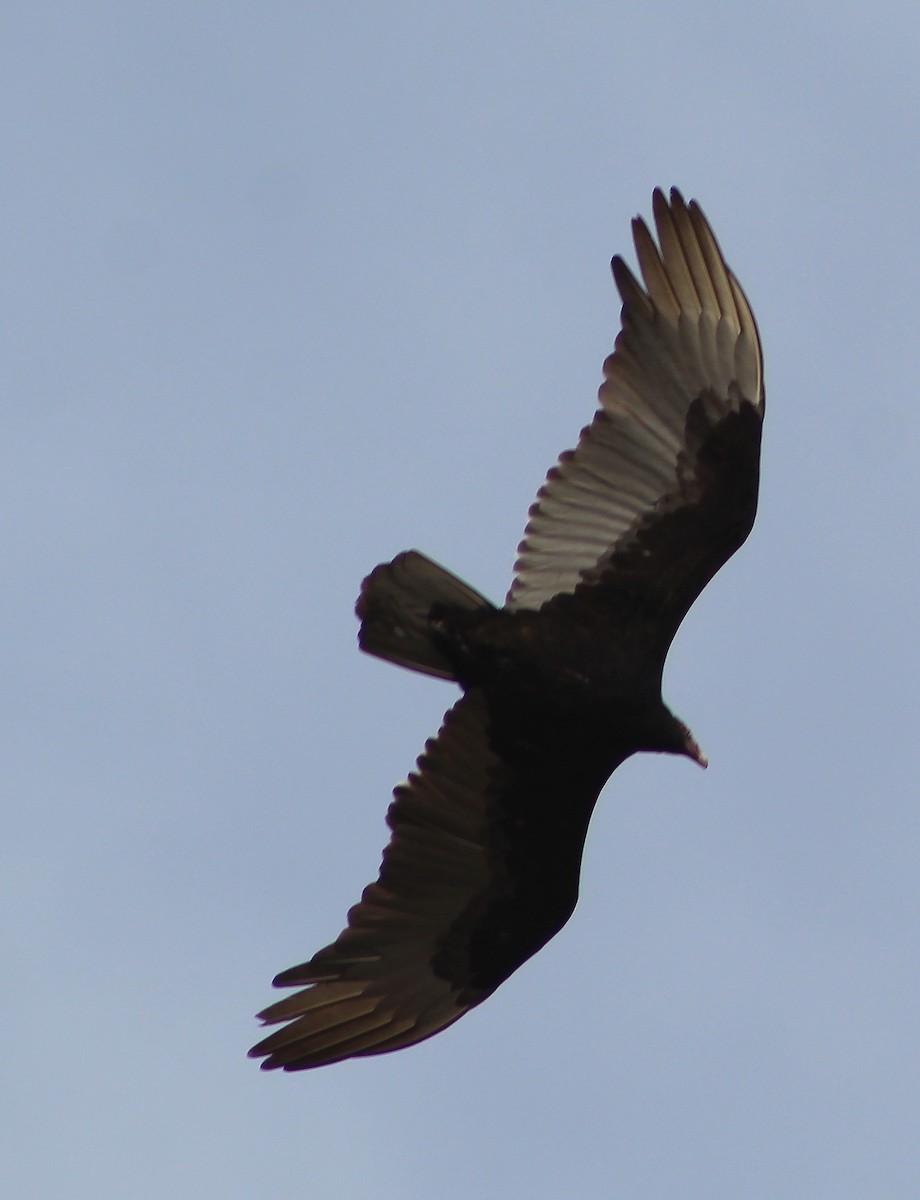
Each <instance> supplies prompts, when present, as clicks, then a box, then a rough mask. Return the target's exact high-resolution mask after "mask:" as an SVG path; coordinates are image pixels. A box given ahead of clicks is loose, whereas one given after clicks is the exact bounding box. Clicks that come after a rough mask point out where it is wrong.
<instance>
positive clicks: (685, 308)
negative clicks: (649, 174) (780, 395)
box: [506, 190, 763, 640]
mask: <svg viewBox="0 0 920 1200" xmlns="http://www.w3.org/2000/svg"><path fill="white" fill-rule="evenodd" d="M653 204H654V214H655V223H656V226H657V232H658V242H659V245H660V248H659V246H658V245H656V244H655V241H654V239H653V237H652V235H651V233H650V232H649V230H648V228H647V226H646V225H645V223H644V222H643V221H641V220H639V219H638V218H637V219H636V220H635V221H634V222H633V236H634V239H635V244H636V252H637V256H638V260H639V266H640V269H641V273H642V278H643V281H644V284H645V286H644V288H643V287H642V285H641V284H640V283H639V282H638V281H637V279H636V278H635V276H633V274H632V273H631V272H630V270H629V268H628V267H627V266H626V265H625V263H624V262H623V261H622V259H620V258H615V259H614V260H613V264H612V265H613V273H614V278H615V280H616V283H617V287H618V288H619V291H620V295H621V296H622V299H623V310H622V329H621V331H620V333H619V335H618V336H617V340H616V345H615V348H614V352H613V354H612V355H610V357H609V358H608V359H607V361H606V362H605V364H604V376H605V382H604V383H603V385H602V386H601V389H600V392H599V400H600V405H601V406H600V408H599V409H598V411H597V413H596V414H595V417H594V421H593V422H592V424H591V425H589V426H588V427H587V428H586V429H585V430H583V432H582V435H581V438H580V440H579V442H578V446H577V447H576V449H575V450H572V451H568V452H567V453H565V454H563V455H562V456H561V458H560V459H559V462H558V464H557V465H556V466H555V467H554V468H553V469H552V470H551V471H550V473H549V475H548V476H547V479H546V482H545V483H544V485H543V487H542V488H541V489H540V491H539V493H538V495H537V499H536V501H535V503H534V504H533V506H532V507H531V510H530V519H529V522H528V525H527V528H526V531H525V535H524V540H523V541H522V542H521V545H520V546H519V548H518V557H517V561H516V563H515V578H514V581H513V583H512V585H511V590H510V591H509V593H508V597H507V601H506V605H507V607H508V608H512V609H537V608H541V607H542V606H543V605H544V604H545V603H546V602H547V601H549V600H551V599H552V598H553V597H556V596H560V597H561V596H564V595H571V594H572V593H574V592H575V591H576V589H578V588H579V587H582V588H584V587H590V586H593V585H595V584H597V583H598V582H599V581H601V580H602V579H603V580H605V581H606V584H607V600H608V601H609V602H611V603H613V604H614V605H616V604H617V603H620V602H627V603H628V602H629V597H630V596H631V597H632V603H633V604H634V607H635V609H636V611H637V612H638V611H642V612H643V613H645V614H646V616H647V617H648V618H653V617H657V619H658V621H659V625H658V628H659V630H660V631H661V633H662V634H665V633H666V634H667V636H668V640H669V638H670V635H672V634H673V632H674V630H675V629H676V627H677V625H678V624H679V623H680V620H681V618H682V617H683V615H684V613H685V612H686V609H687V607H689V604H690V603H692V601H693V599H694V598H695V596H696V595H697V594H698V593H699V591H700V590H701V589H702V588H703V587H704V586H705V584H706V582H707V581H708V580H709V579H710V578H711V577H712V575H713V574H714V573H715V571H716V570H718V568H719V566H721V565H722V563H723V562H724V561H725V560H726V559H727V558H728V557H729V556H730V555H731V554H732V553H733V552H734V551H735V550H736V549H737V548H738V546H739V545H740V544H741V543H742V542H743V541H744V538H745V537H746V536H747V534H748V532H749V530H750V526H751V523H752V522H753V519H754V509H755V508H756V497H757V464H758V461H759V460H758V455H759V446H760V425H761V421H762V417H763V369H762V358H761V350H760V341H759V337H758V333H757V327H756V325H755V322H754V317H753V314H752V312H751V309H750V306H749V305H748V302H747V300H746V299H745V296H744V293H743V292H742V290H741V288H740V286H739V284H738V282H737V280H736V279H735V277H734V275H732V273H731V271H730V270H729V269H728V267H727V265H726V263H725V260H724V258H723V257H722V253H721V251H720V250H719V247H718V245H717V243H716V240H715V237H714V236H713V233H712V230H711V229H710V227H709V224H708V223H707V221H706V218H705V217H704V216H703V214H702V212H701V211H700V209H699V207H698V206H697V204H696V203H695V202H694V201H691V202H690V204H689V205H688V204H686V203H685V202H684V200H683V198H682V197H681V195H680V193H679V192H677V191H676V190H675V191H672V192H671V196H670V201H668V200H667V199H666V198H665V196H664V195H663V194H662V192H660V191H656V192H655V194H654V197H653ZM698 518H699V519H698ZM662 522H664V524H662ZM618 575H619V576H620V580H621V583H622V586H621V587H620V588H619V589H617V587H616V586H615V585H616V579H617V576H618ZM627 577H628V578H627ZM672 581H677V582H679V584H680V586H679V588H678V589H677V592H675V591H674V590H673V589H672V588H671V584H672ZM678 592H679V595H678ZM597 598H598V599H600V595H598V597H597Z"/></svg>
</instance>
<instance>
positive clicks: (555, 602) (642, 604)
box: [250, 190, 764, 1071]
mask: <svg viewBox="0 0 920 1200" xmlns="http://www.w3.org/2000/svg"><path fill="white" fill-rule="evenodd" d="M652 200H653V210H654V215H655V225H656V227H657V234H658V241H657V244H656V242H655V240H654V238H653V236H652V234H651V233H650V232H649V229H648V227H647V226H646V224H645V223H644V222H643V221H642V220H641V219H639V218H636V219H635V220H634V221H633V238H634V241H635V246H636V254H637V256H638V261H639V268H640V270H641V274H642V280H643V282H642V283H640V282H639V281H638V279H637V278H636V277H635V276H634V275H633V274H632V272H631V271H630V270H629V268H628V267H627V266H626V264H625V263H624V262H623V260H622V259H621V258H619V257H616V258H614V260H613V263H612V269H613V277H614V280H615V281H616V285H617V288H618V289H619V292H620V296H621V297H622V301H623V308H622V317H621V320H622V329H621V331H620V333H619V334H618V335H617V339H616V344H615V347H614V351H613V354H611V355H610V357H609V358H608V359H607V361H606V362H605V363H604V382H603V384H602V385H601V388H600V392H599V400H600V407H599V409H598V410H597V412H596V413H595V414H594V419H593V421H592V422H591V424H590V425H589V426H588V427H587V428H586V429H584V430H583V431H582V433H581V437H580V438H579V441H578V445H577V446H576V448H575V449H574V450H569V451H566V452H565V453H564V454H563V455H562V456H561V457H560V459H559V461H558V463H557V465H556V466H554V467H553V468H552V470H551V471H550V472H549V474H548V476H547V478H546V482H545V483H544V484H543V486H542V488H541V489H540V491H539V492H538V493H537V498H536V501H535V502H534V504H533V506H532V507H531V509H530V514H529V518H530V519H529V521H528V524H527V528H526V530H525V534H524V540H523V541H522V542H521V544H520V546H519V547H518V554H517V560H516V563H515V567H514V579H513V582H512V584H511V589H510V591H509V592H508V595H507V597H506V599H505V604H504V607H502V608H498V607H496V606H494V605H493V604H491V603H490V602H489V601H488V600H487V599H486V598H485V597H484V596H481V595H480V594H479V593H478V592H476V591H474V590H473V589H472V588H471V587H469V586H468V585H467V584H465V583H463V582H461V580H459V579H458V578H457V577H456V576H454V575H452V574H450V573H449V572H448V571H446V570H445V569H444V568H443V567H440V566H438V565H437V564H436V563H434V562H432V561H431V560H430V559H428V558H426V557H425V556H424V555H422V554H419V553H418V552H417V551H415V550H410V551H407V552H406V553H404V554H399V555H397V557H396V558H395V559H394V560H393V561H392V562H390V563H384V564H382V565H380V566H378V567H377V568H376V569H375V570H374V571H372V572H371V574H370V575H369V576H368V577H367V579H365V580H364V583H363V585H362V588H361V595H360V597H359V599H358V603H357V615H358V617H359V618H360V621H361V632H360V634H359V642H360V645H361V647H362V648H363V649H364V650H366V651H368V653H370V654H375V655H377V656H378V657H379V658H384V659H388V660H389V661H391V662H394V663H398V664H399V665H400V666H404V667H409V668H410V669H411V670H414V671H421V672H423V673H424V674H427V675H435V676H438V677H439V678H441V679H449V680H453V681H454V682H456V683H458V684H459V685H460V687H461V688H462V690H463V695H462V697H461V698H460V700H458V701H457V703H456V704H455V705H454V706H453V708H451V709H450V711H449V712H448V713H447V715H446V717H445V718H444V724H443V725H442V727H441V730H440V732H439V733H438V735H437V737H434V738H432V739H430V740H429V741H428V742H427V743H426V745H425V750H424V752H423V753H422V755H421V756H420V758H419V760H418V766H417V770H416V771H415V772H413V773H412V774H411V775H410V776H409V778H408V779H407V780H406V781H405V782H404V783H402V784H400V785H399V786H398V787H397V788H396V790H395V793H394V795H395V799H394V801H393V803H392V804H391V806H390V809H389V813H388V815H387V822H388V824H389V827H390V829H391V830H392V836H391V838H390V842H389V845H388V846H387V848H386V849H385V851H384V853H383V862H382V865H381V868H380V876H379V878H378V879H377V881H376V883H372V884H370V886H369V887H367V888H365V890H364V894H363V895H362V897H361V901H360V903H359V904H357V905H355V907H354V908H352V909H351V911H350V912H349V914H348V925H347V928H346V929H345V930H344V931H343V932H342V933H341V934H340V935H339V937H338V938H337V939H336V941H335V942H333V943H332V945H330V946H327V947H326V948H325V949H323V950H320V951H319V952H318V953H317V954H315V955H314V956H313V958H311V959H310V961H309V962H307V963H304V964H302V965H301V966H298V967H292V968H291V969H290V970H288V971H283V972H282V973H281V974H280V975H278V976H277V977H276V979H275V981H274V982H275V985H276V986H278V987H299V988H301V989H302V990H300V991H298V992H296V993H294V994H293V995H290V996H288V997H286V998H285V999H283V1000H280V1001H279V1002H277V1003H275V1004H272V1005H271V1006H270V1007H269V1008H266V1009H265V1010H264V1012H262V1013H260V1014H259V1015H260V1017H261V1018H262V1020H263V1021H264V1022H265V1023H266V1024H269V1025H275V1024H279V1023H283V1027H282V1028H281V1029H279V1030H276V1031H275V1032H273V1033H271V1034H270V1035H269V1036H268V1037H266V1038H265V1039H264V1040H263V1041H261V1042H260V1043H259V1044H258V1045H257V1046H255V1047H254V1048H253V1049H252V1050H251V1051H250V1054H251V1055H253V1056H254V1057H260V1058H262V1059H263V1060H264V1061H263V1062H262V1066H263V1067H266V1068H269V1069H271V1068H275V1067H283V1068H284V1069H285V1070H288V1071H296V1070H301V1069H303V1068H306V1067H318V1066H322V1065H324V1064H326V1063H332V1062H337V1061H339V1060H341V1059H345V1058H350V1057H352V1056H358V1055H367V1054H382V1053H384V1052H385V1051H389V1050H398V1049H400V1048H401V1047H403V1046H409V1045H411V1044H412V1043H414V1042H420V1041H422V1040H423V1039H424V1038H427V1037H430V1036H431V1035H432V1034H434V1033H437V1032H438V1031H439V1030H441V1029H444V1028H445V1027H446V1026H448V1025H450V1024H451V1023H452V1022H453V1021H456V1020H457V1019H458V1017H461V1016H463V1014H464V1013H465V1012H467V1011H468V1010H469V1009H470V1008H472V1007H473V1006H474V1005H476V1004H479V1003H480V1002H481V1001H482V1000H484V999H485V998H486V997H487V996H488V995H489V994H490V993H491V992H493V991H494V990H495V989H496V988H497V987H498V985H499V984H500V983H502V981H503V980H505V979H507V978H508V976H509V975H510V974H511V973H512V972H513V971H515V970H516V969H517V968H518V967H519V966H520V965H521V964H522V963H523V962H525V961H526V960H527V959H528V958H529V957H530V956H531V955H532V954H534V953H535V952H536V951H537V950H539V949H540V947H541V946H543V945H544V944H545V943H546V942H547V941H548V940H549V939H550V938H551V937H552V936H553V934H555V933H557V932H558V931H559V930H560V929H561V928H562V926H563V925H564V924H565V922H566V921H567V920H568V918H569V917H570V916H571V914H572V911H573V909H574V907H575V901H576V898H577V895H578V877H579V871H580V866H581V857H582V851H583V848H584V841H585V835H586V833H587V829H588V822H589V820H590V818H591V813H592V810H593V808H594V805H595V803H596V801H597V798H598V795H599V794H600V791H601V789H602V788H603V786H604V784H605V783H606V781H607V779H608V778H609V777H610V775H611V773H612V772H613V771H614V770H615V769H616V768H617V767H618V766H619V765H620V763H622V762H624V761H625V760H626V759H627V758H629V756H630V755H631V754H634V753H635V752H636V751H637V750H651V751H659V752H661V751H663V752H666V753H670V754H683V755H686V756H687V757H688V758H692V759H694V760H695V761H696V762H698V763H699V764H700V765H701V766H704V767H705V766H706V759H705V757H704V756H703V754H702V751H701V750H700V748H699V746H698V745H697V744H696V742H695V741H694V740H693V737H692V735H691V734H690V731H689V729H688V728H687V726H686V725H684V724H683V722H681V721H679V720H678V719H677V718H676V717H675V716H674V715H673V714H672V713H671V712H670V710H669V709H668V708H667V707H666V706H665V704H664V702H663V701H662V698H661V677H662V671H663V668H664V661H665V657H666V655H667V652H668V647H669V646H670V644H671V640H672V638H673V637H674V634H675V633H676V631H677V628H678V626H679V625H680V623H681V621H682V620H683V618H684V615H685V614H686V612H687V610H688V609H689V608H690V605H691V604H692V603H693V601H694V600H695V599H696V597H697V596H698V595H699V593H700V592H701V591H702V589H703V588H704V587H705V586H706V584H707V583H708V582H709V580H710V579H711V578H712V576H713V575H714V574H715V573H716V571H718V569H719V568H720V567H721V566H722V564H723V563H724V562H725V561H726V560H727V559H728V558H729V557H730V556H731V555H732V554H734V552H735V551H736V550H737V549H738V547H739V546H740V545H741V544H742V542H743V541H744V540H745V538H746V537H747V535H748V533H749V532H750V530H751V526H752V524H753V521H754V513H755V511H756V508H757V485H758V471H759V457H760V434H761V426H762V422H763V413H764V392H763V369H762V355H761V348H760V340H759V337H758V333H757V326H756V324H755V322H754V316H753V313H752V312H751V309H750V306H749V304H748V302H747V300H746V298H745V296H744V293H743V292H742V290H741V288H740V286H739V284H738V282H737V280H736V279H735V277H734V275H733V274H732V273H731V271H730V270H729V269H728V266H727V265H726V263H725V259H724V258H723V257H722V253H721V251H720V249H719V247H718V244H717V243H716V240H715V237H714V236H713V233H712V230H711V229H710V227H709V224H708V222H707V221H706V218H705V217H704V216H703V213H702V212H701V210H700V208H699V206H698V205H697V204H696V202H695V201H691V202H690V203H689V204H687V203H685V202H684V200H683V198H682V196H681V195H680V193H679V192H678V191H676V190H672V192H671V194H670V199H668V198H666V197H665V196H664V194H663V193H662V192H661V191H659V190H656V191H655V193H654V195H653V198H652Z"/></svg>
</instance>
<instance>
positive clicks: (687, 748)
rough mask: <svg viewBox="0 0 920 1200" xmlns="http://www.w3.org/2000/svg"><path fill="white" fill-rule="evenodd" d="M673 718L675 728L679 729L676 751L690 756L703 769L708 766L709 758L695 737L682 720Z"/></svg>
mask: <svg viewBox="0 0 920 1200" xmlns="http://www.w3.org/2000/svg"><path fill="white" fill-rule="evenodd" d="M674 720H675V722H676V723H677V728H678V731H679V747H678V750H677V753H678V754H686V756H687V758H692V759H693V761H694V762H697V763H699V764H700V766H701V767H702V768H703V769H704V770H705V769H706V767H708V766H709V759H708V758H707V757H706V755H705V754H704V753H703V751H702V750H701V749H700V747H699V743H698V742H697V740H696V738H695V737H694V736H693V734H692V733H691V732H690V730H689V729H688V728H687V726H686V725H685V724H684V723H683V721H678V720H677V718H676V717H675V718H674Z"/></svg>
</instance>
